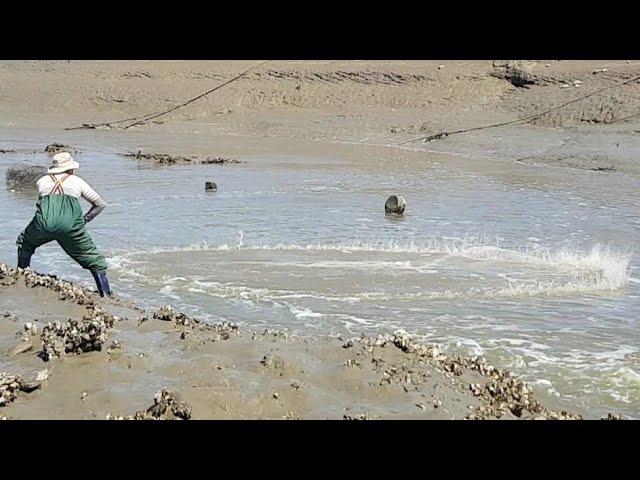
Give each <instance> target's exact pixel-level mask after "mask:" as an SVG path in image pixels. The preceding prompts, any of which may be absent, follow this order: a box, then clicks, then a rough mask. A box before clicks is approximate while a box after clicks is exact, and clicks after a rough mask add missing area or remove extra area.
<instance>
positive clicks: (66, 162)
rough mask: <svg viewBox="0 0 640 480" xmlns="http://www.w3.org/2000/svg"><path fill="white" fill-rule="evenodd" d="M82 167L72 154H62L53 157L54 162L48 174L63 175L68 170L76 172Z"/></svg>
mask: <svg viewBox="0 0 640 480" xmlns="http://www.w3.org/2000/svg"><path fill="white" fill-rule="evenodd" d="M78 167H80V164H79V163H78V162H76V161H75V160H74V159H73V157H72V156H71V154H70V153H68V152H60V153H56V154H55V155H54V156H53V161H52V162H51V166H50V167H49V170H47V173H62V172H66V171H67V170H75V169H76V168H78Z"/></svg>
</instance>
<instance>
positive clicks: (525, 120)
mask: <svg viewBox="0 0 640 480" xmlns="http://www.w3.org/2000/svg"><path fill="white" fill-rule="evenodd" d="M638 80H640V76H638V77H634V78H632V79H630V80H625V81H624V82H621V83H617V84H615V85H610V86H608V87H603V88H601V89H599V90H596V91H594V92H591V93H589V94H587V95H583V96H582V97H578V98H575V99H573V100H570V101H568V102H565V103H562V104H560V105H557V106H555V107H553V108H550V109H549V110H546V111H544V112H542V113H537V114H535V115H532V116H530V117H525V118H521V119H519V120H510V121H508V122H501V123H494V124H492V125H482V126H479V127H472V128H465V129H463V130H454V131H452V132H440V133H436V134H435V135H428V136H426V137H420V138H414V139H413V140H407V141H406V142H402V143H399V144H398V145H406V144H407V143H413V142H418V141H420V140H424V141H425V142H431V141H433V140H439V139H441V138H445V137H448V136H449V135H456V134H459V133H467V132H473V131H475V130H485V129H487V128H495V127H502V126H504V125H515V124H520V123H529V122H532V121H534V120H537V119H538V118H540V117H543V116H544V115H547V114H549V113H551V112H554V111H556V110H560V109H561V108H564V107H566V106H567V105H571V104H572V103H576V102H580V101H582V100H584V99H586V98H589V97H592V96H594V95H597V94H598V93H601V92H604V91H605V90H610V89H612V88H617V87H621V86H623V85H627V84H629V83H633V82H637V81H638ZM637 115H640V114H636V115H630V116H629V117H626V118H625V119H623V120H626V119H629V118H631V117H634V116H637Z"/></svg>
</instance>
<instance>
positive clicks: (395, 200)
mask: <svg viewBox="0 0 640 480" xmlns="http://www.w3.org/2000/svg"><path fill="white" fill-rule="evenodd" d="M406 206H407V202H406V200H405V199H404V197H401V196H400V195H391V196H390V197H389V198H387V201H386V202H385V203H384V211H385V213H397V214H401V213H404V209H405V208H406Z"/></svg>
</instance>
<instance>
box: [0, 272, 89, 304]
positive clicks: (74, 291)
mask: <svg viewBox="0 0 640 480" xmlns="http://www.w3.org/2000/svg"><path fill="white" fill-rule="evenodd" d="M20 278H23V279H24V283H25V285H26V286H28V287H32V288H35V287H44V288H47V289H49V290H52V291H54V292H57V293H58V296H59V298H60V300H70V301H73V302H75V303H77V304H78V305H93V304H94V300H93V298H94V295H93V292H91V291H90V290H89V289H86V288H84V287H81V286H78V285H74V284H73V283H70V282H66V281H64V280H59V279H57V278H56V277H54V276H51V275H41V274H39V273H35V272H33V271H32V270H31V269H30V268H15V269H14V268H11V267H9V266H8V265H6V264H4V263H0V282H1V283H2V284H5V285H10V284H13V283H16V282H17V281H18V279H20Z"/></svg>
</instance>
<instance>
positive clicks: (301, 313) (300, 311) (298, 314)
mask: <svg viewBox="0 0 640 480" xmlns="http://www.w3.org/2000/svg"><path fill="white" fill-rule="evenodd" d="M289 311H290V312H291V314H292V315H293V316H294V317H295V318H296V319H298V320H300V319H303V318H322V317H324V314H322V313H319V312H314V311H313V310H310V309H308V308H298V307H296V306H295V305H289Z"/></svg>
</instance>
